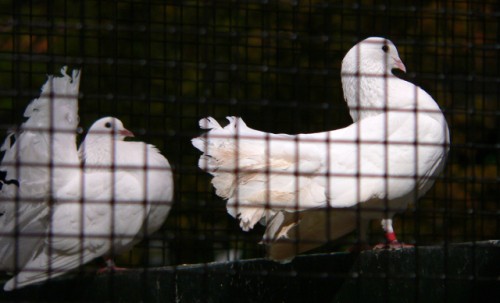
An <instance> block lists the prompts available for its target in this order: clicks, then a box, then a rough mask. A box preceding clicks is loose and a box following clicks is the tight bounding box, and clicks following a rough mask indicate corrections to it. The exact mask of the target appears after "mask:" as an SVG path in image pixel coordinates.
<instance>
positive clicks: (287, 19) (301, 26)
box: [0, 0, 500, 266]
mask: <svg viewBox="0 0 500 303" xmlns="http://www.w3.org/2000/svg"><path fill="white" fill-rule="evenodd" d="M496 3H497V1H493V0H491V1H451V0H450V1H399V0H398V1H396V0H394V1H378V2H377V1H92V0H91V1H88V0H87V1H56V0H54V1H14V0H12V1H2V2H1V3H0V128H1V129H0V131H1V132H2V133H5V132H6V131H7V129H8V128H10V127H11V126H12V125H18V124H20V123H21V122H22V121H23V119H22V113H23V111H24V109H25V107H26V105H27V104H28V103H29V102H30V100H31V99H33V98H34V97H36V96H37V95H38V93H39V90H40V87H41V85H42V84H43V83H44V82H45V81H46V75H47V74H54V73H55V74H58V73H59V70H60V68H61V67H62V66H63V65H68V66H69V67H70V68H81V69H82V70H83V71H82V73H83V74H82V80H81V89H80V94H81V97H80V112H79V114H80V118H81V126H82V127H83V128H84V129H87V128H88V127H89V126H90V125H91V124H92V122H93V121H94V120H95V119H97V118H98V117H102V116H106V115H112V116H116V117H118V118H120V119H121V120H122V121H123V122H124V123H125V125H126V127H127V128H128V129H130V130H132V131H133V132H134V133H136V137H137V138H138V139H140V140H142V141H146V142H149V143H152V144H155V145H156V146H157V147H158V148H159V149H160V150H161V151H162V152H163V153H164V155H166V156H167V158H168V159H169V160H170V163H171V164H172V166H173V168H174V169H175V182H176V187H175V189H176V193H175V201H174V205H173V209H172V211H171V214H170V216H169V217H168V219H167V221H166V223H165V226H164V228H163V229H162V230H161V231H160V232H158V233H157V234H156V235H155V236H154V237H152V238H151V239H149V241H147V242H145V243H143V244H141V245H139V246H138V247H136V248H135V249H134V250H133V251H132V252H130V253H127V254H126V255H125V256H122V258H121V260H119V264H120V265H138V266H143V265H145V264H147V263H149V264H150V265H170V264H181V263H199V262H209V261H213V260H214V259H216V258H218V257H219V258H220V257H222V258H224V257H226V258H227V257H228V256H227V255H226V254H227V252H228V251H229V250H238V252H241V254H242V255H241V257H243V258H249V257H261V256H263V248H262V247H260V246H259V245H258V244H257V243H258V241H259V240H260V237H261V236H262V232H263V229H262V227H257V228H256V229H255V230H254V231H251V232H249V233H245V232H243V231H241V230H240V229H239V227H238V222H237V221H236V220H234V219H233V218H231V217H229V215H227V213H226V210H225V203H224V201H222V200H221V199H220V198H218V197H217V196H215V194H214V192H213V189H212V188H211V185H210V183H209V182H210V178H209V176H208V175H207V174H205V173H203V172H202V171H200V170H199V169H198V168H197V158H198V156H199V153H198V152H197V151H196V150H195V149H194V148H193V147H192V146H191V144H190V139H191V138H192V137H194V136H197V135H198V134H200V130H199V129H198V120H199V119H200V118H202V117H205V116H208V115H211V116H213V117H215V118H217V119H218V120H219V121H221V122H222V120H223V119H224V117H225V116H228V115H237V116H241V117H243V118H244V120H245V121H246V122H247V124H248V125H249V126H250V127H252V128H256V129H259V130H264V131H267V132H274V133H280V132H285V133H299V132H300V133H304V132H319V131H326V130H332V129H336V128H340V127H343V126H346V125H348V124H349V123H351V120H350V117H349V114H348V111H347V108H346V106H345V104H344V101H343V97H342V90H341V83H340V63H341V60H342V58H343V56H344V55H345V53H346V52H347V51H348V50H349V48H351V47H352V46H353V45H354V44H355V43H357V42H358V41H360V40H362V39H364V38H366V37H369V36H383V37H386V38H389V39H391V40H392V41H393V42H394V43H395V44H396V46H397V47H398V50H399V53H400V57H401V58H402V60H403V62H404V63H405V65H406V67H407V70H408V73H407V74H405V75H402V77H404V78H405V79H408V80H409V81H411V82H413V83H415V84H418V85H420V86H421V87H423V88H424V89H425V90H426V91H427V92H429V93H430V94H431V95H432V96H433V97H434V98H435V99H436V101H437V102H438V103H439V105H440V106H441V107H442V109H443V111H444V112H445V115H446V118H447V121H448V124H449V127H450V131H451V141H452V146H451V150H450V154H449V159H448V163H447V166H446V169H445V172H444V173H443V174H442V175H441V177H440V178H439V179H438V180H437V182H436V185H435V186H434V188H433V189H432V190H431V191H430V192H429V193H428V194H427V195H426V196H425V197H424V198H423V199H421V200H420V202H419V203H418V204H417V205H416V206H414V207H413V208H411V209H409V210H408V211H407V212H406V213H404V214H401V215H399V216H396V217H395V228H396V232H397V233H398V234H399V237H400V238H401V239H402V240H404V241H405V242H409V243H416V244H418V245H423V244H438V245H439V244H443V243H444V244H447V243H453V242H463V241H477V240H484V239H493V238H498V237H499V235H500V224H499V223H498V222H499V220H498V217H499V214H498V209H499V205H498V203H499V202H498V188H499V168H500V163H499V145H498V142H499V133H500V132H499V130H498V129H499V126H500V125H499V122H498V118H497V117H498V115H499V114H500V111H499V104H500V97H499V96H500V89H499V85H500V78H499V70H500V64H499V60H498V49H499V48H500V39H499V38H500V37H499V35H500V22H499V20H500V10H499V6H498V4H496ZM372 230H373V231H372V241H374V242H376V241H379V240H380V239H381V238H380V237H381V233H380V228H379V222H374V223H373V228H372ZM354 237H355V235H353V236H351V237H348V238H347V239H344V240H343V241H338V242H337V243H334V244H333V245H330V246H329V247H328V248H325V249H335V250H338V249H340V250H341V249H344V248H345V246H347V245H348V244H349V241H352V240H355V239H354Z"/></svg>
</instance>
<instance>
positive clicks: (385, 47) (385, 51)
mask: <svg viewBox="0 0 500 303" xmlns="http://www.w3.org/2000/svg"><path fill="white" fill-rule="evenodd" d="M382 50H383V51H384V53H387V52H388V51H389V46H387V45H384V46H382Z"/></svg>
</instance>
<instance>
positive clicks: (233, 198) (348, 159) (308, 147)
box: [192, 37, 449, 261]
mask: <svg viewBox="0 0 500 303" xmlns="http://www.w3.org/2000/svg"><path fill="white" fill-rule="evenodd" d="M392 69H401V70H403V71H405V66H404V65H403V63H402V61H401V59H400V58H399V54H398V51H397V49H396V47H395V46H394V44H393V43H392V42H391V41H389V40H387V39H384V38H378V37H372V38H368V39H366V40H363V41H361V42H360V43H358V44H357V45H355V46H354V47H353V48H351V50H349V52H348V53H347V55H346V56H345V58H344V59H343V61H342V74H341V77H342V85H343V90H344V96H345V99H346V101H347V104H348V106H349V109H350V113H351V117H352V118H353V120H354V123H353V124H351V125H350V126H348V127H346V128H343V129H338V130H334V131H329V132H323V133H314V134H298V135H285V134H272V133H265V132H261V131H257V130H253V129H251V128H249V127H247V126H246V124H245V123H244V122H243V120H242V119H241V118H235V117H229V118H228V120H229V122H230V123H229V125H227V126H226V127H224V128H223V127H221V126H220V125H219V124H218V123H217V122H216V121H215V120H214V119H213V118H206V119H202V120H201V121H200V127H201V128H205V129H210V131H209V132H208V133H206V134H204V135H202V136H200V137H198V138H195V139H193V140H192V143H193V145H194V146H195V147H196V148H197V149H199V150H200V151H202V152H203V155H202V156H201V157H200V160H199V166H200V168H202V169H203V170H206V171H207V172H209V173H210V174H212V175H213V179H212V184H213V186H214V187H215V189H216V194H217V195H219V196H220V197H222V198H224V199H227V201H228V202H227V208H228V212H229V214H231V215H232V216H233V217H235V218H238V219H239V220H240V226H241V228H242V229H243V230H249V229H251V228H253V226H254V225H255V224H256V223H257V222H259V221H261V222H264V223H266V224H267V230H266V233H265V235H264V239H263V242H264V243H266V244H267V245H268V255H269V257H270V258H271V259H274V260H279V261H289V260H290V259H292V258H293V257H294V256H295V255H296V254H298V253H301V252H304V251H307V250H310V249H312V248H315V247H318V246H320V245H322V244H323V243H325V242H327V241H331V240H334V239H336V238H338V237H341V236H343V235H345V234H347V233H349V232H351V231H353V230H355V229H356V227H357V226H358V225H360V227H361V228H362V231H361V234H362V235H364V230H365V229H366V227H367V222H369V220H371V219H379V220H382V225H383V228H384V230H385V231H386V237H387V240H388V242H389V244H393V245H397V244H398V242H397V239H396V236H395V234H394V231H393V229H392V217H393V215H394V214H395V213H397V212H401V211H404V210H405V209H406V208H407V206H408V205H409V204H410V203H414V202H415V201H416V200H417V199H418V198H419V197H421V196H422V195H424V194H425V193H426V192H427V191H428V190H429V189H430V187H431V186H432V184H433V183H434V181H435V176H436V175H437V174H439V173H440V172H441V171H442V169H443V167H444V163H445V159H446V155H447V152H448V146H449V131H448V126H447V123H446V120H445V118H444V116H443V114H442V112H441V110H440V108H439V106H438V105H437V104H436V102H435V101H434V100H433V99H432V97H431V96H430V95H429V94H427V93H426V92H425V91H424V90H422V89H421V88H420V87H418V86H415V85H414V84H412V83H410V82H407V81H404V80H402V79H399V78H397V77H395V76H394V75H393V74H392ZM358 218H360V219H361V220H358ZM358 221H360V224H358V223H357V222H358ZM362 237H363V239H364V236H362Z"/></svg>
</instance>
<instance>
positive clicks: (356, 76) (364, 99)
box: [342, 67, 398, 122]
mask: <svg viewBox="0 0 500 303" xmlns="http://www.w3.org/2000/svg"><path fill="white" fill-rule="evenodd" d="M369 70H371V71H370V72H367V71H363V72H343V75H342V88H343V91H344V97H345V101H346V102H347V106H348V107H349V112H350V115H351V117H352V119H353V121H354V122H357V121H358V120H361V119H364V118H367V117H371V116H375V115H379V114H381V113H383V112H384V111H385V110H386V108H387V105H388V100H389V98H388V97H389V86H390V85H389V83H390V82H394V81H395V80H398V78H397V77H395V76H394V75H392V73H391V72H390V71H389V72H386V71H385V70H383V69H381V68H376V67H372V68H371V69H369Z"/></svg>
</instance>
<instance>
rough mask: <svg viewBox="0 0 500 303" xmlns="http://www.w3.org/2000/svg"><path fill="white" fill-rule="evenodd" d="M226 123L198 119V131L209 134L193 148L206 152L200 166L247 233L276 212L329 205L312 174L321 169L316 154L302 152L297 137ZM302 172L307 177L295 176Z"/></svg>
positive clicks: (231, 120) (238, 120)
mask: <svg viewBox="0 0 500 303" xmlns="http://www.w3.org/2000/svg"><path fill="white" fill-rule="evenodd" d="M227 119H228V120H229V124H228V125H226V126H225V127H221V126H220V124H219V123H217V121H215V120H214V119H213V118H211V117H209V118H205V119H202V120H200V127H202V128H204V129H209V131H208V132H207V133H205V134H203V135H201V136H200V137H198V138H195V139H193V140H192V143H193V145H194V147H196V148H197V149H199V150H200V151H201V152H202V153H203V154H202V155H201V156H200V159H199V162H198V165H199V167H200V168H201V169H202V170H205V171H206V172H208V173H210V174H211V175H213V179H212V184H213V186H214V188H215V190H216V194H217V195H218V196H220V197H221V198H223V199H226V200H227V210H228V213H229V214H230V215H232V216H233V217H235V218H238V219H239V220H240V227H241V228H242V229H243V230H245V231H248V230H249V229H251V228H253V227H254V225H255V224H256V223H257V222H259V221H261V220H262V219H264V218H268V217H270V216H271V214H273V213H274V211H275V210H286V211H296V210H298V209H300V208H302V206H299V201H304V202H305V203H307V204H309V205H307V207H317V206H318V205H319V204H321V203H324V202H325V200H326V197H325V194H324V192H325V191H324V185H323V184H322V181H318V179H317V178H316V177H315V175H314V173H316V172H317V171H318V170H319V169H320V168H321V166H322V162H321V159H320V156H318V155H319V153H318V152H317V149H310V148H307V149H306V148H305V146H304V147H300V145H298V144H300V143H297V141H296V138H297V137H296V136H291V135H284V134H271V133H265V132H261V131H257V130H254V129H251V128H249V127H248V126H247V125H246V124H245V122H244V121H243V120H242V119H241V118H237V117H228V118H227ZM299 150H300V151H299ZM298 154H300V156H301V158H300V159H299V158H298ZM299 160H300V161H299ZM299 172H300V173H303V175H300V174H299V176H297V174H298V173H299ZM323 183H324V182H323ZM300 203H302V202H300Z"/></svg>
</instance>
